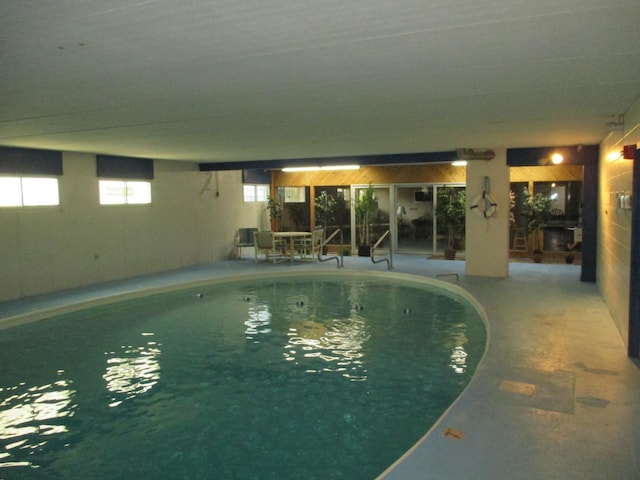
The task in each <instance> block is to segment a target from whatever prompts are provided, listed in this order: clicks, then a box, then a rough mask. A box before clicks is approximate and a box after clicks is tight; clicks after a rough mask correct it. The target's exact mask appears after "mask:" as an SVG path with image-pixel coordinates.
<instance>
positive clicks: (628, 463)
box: [0, 255, 640, 480]
mask: <svg viewBox="0 0 640 480" xmlns="http://www.w3.org/2000/svg"><path fill="white" fill-rule="evenodd" d="M509 268H510V276H509V278H506V279H491V278H480V277H466V276H465V275H464V262H462V261H444V260H427V259H426V258H424V257H420V256H412V255H396V256H394V270H393V271H394V273H409V274H414V275H421V276H426V277H431V278H438V277H439V278H440V279H442V280H443V281H447V282H450V283H456V284H458V285H459V286H460V287H462V288H465V289H466V290H468V291H469V292H470V293H471V294H473V295H474V296H475V297H476V298H477V299H478V300H479V302H480V303H481V304H482V305H483V306H484V308H485V310H486V312H487V314H488V317H489V321H490V341H489V342H490V343H489V349H488V351H487V355H486V356H485V359H484V361H483V363H482V364H481V365H480V367H479V368H478V370H477V372H476V375H475V377H474V379H473V380H472V382H471V383H470V385H469V387H468V388H467V390H466V392H465V393H464V394H463V395H462V396H461V397H460V398H459V399H458V401H457V402H456V403H455V404H454V405H453V406H452V407H451V409H450V410H449V411H448V412H447V414H445V415H444V416H443V417H442V418H441V420H440V422H439V423H437V424H436V425H435V426H434V427H433V429H432V431H431V432H430V434H429V435H427V436H426V437H425V438H424V439H423V440H422V442H421V443H419V444H418V445H417V446H416V447H415V448H414V449H413V450H412V451H411V452H409V453H408V454H407V455H406V456H405V458H403V460H402V461H401V462H399V463H398V464H396V465H395V466H394V468H392V469H390V470H389V471H387V472H386V474H385V476H384V477H383V478H385V479H386V480H399V479H402V480H410V479H446V478H457V479H536V480H538V479H545V480H547V479H580V480H583V479H585V478H588V479H612V478H615V479H616V480H626V479H629V480H632V479H634V480H635V479H638V478H640V473H639V472H640V369H639V368H638V366H637V364H636V363H634V362H633V361H632V360H630V359H629V358H627V356H626V347H625V345H624V342H623V341H622V339H621V337H620V335H619V333H618V331H617V329H616V327H615V325H614V323H613V320H612V319H611V316H610V314H609V312H608V310H607V308H606V306H605V304H604V302H603V300H602V297H601V296H600V293H599V291H598V289H597V287H596V286H595V284H590V283H582V282H580V280H579V277H580V268H579V266H575V265H562V264H529V263H511V264H510V267H509ZM308 269H314V270H315V269H322V270H326V271H327V272H330V271H332V270H336V262H335V261H334V262H327V263H322V264H318V263H293V264H291V263H282V264H278V265H272V264H255V263H254V262H253V260H252V259H248V258H244V259H242V260H229V261H222V262H216V263H213V264H210V265H206V266H198V267H193V268H186V269H181V270H176V271H172V272H166V273H161V274H154V275H147V276H144V277H138V278H134V279H127V280H122V281H117V282H109V283H106V284H101V285H96V286H91V287H84V288H79V289H73V290H68V291H63V292H56V293H52V294H47V295H39V296H37V297H29V298H24V299H20V300H16V301H10V302H4V303H0V327H1V326H2V321H3V319H4V320H5V321H6V320H7V319H8V318H9V317H13V316H16V315H21V314H28V313H32V312H37V311H41V310H46V309H48V308H54V307H61V306H65V305H68V304H72V303H77V302H86V301H90V300H92V299H96V298H101V297H105V296H111V295H117V294H120V293H126V292H130V291H132V290H144V289H146V288H154V287H163V286H170V285H174V284H181V283H188V282H194V281H200V280H205V279H209V278H219V277H225V276H229V275H238V274H252V273H259V272H264V273H269V272H274V271H300V272H304V271H305V270H308ZM345 269H347V270H376V271H386V265H385V264H384V263H383V264H377V265H373V264H372V263H371V261H370V259H369V258H363V257H345ZM457 279H458V280H459V281H457ZM426 428H428V426H425V429H426Z"/></svg>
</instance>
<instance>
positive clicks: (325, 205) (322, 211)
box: [315, 190, 336, 232]
mask: <svg viewBox="0 0 640 480" xmlns="http://www.w3.org/2000/svg"><path fill="white" fill-rule="evenodd" d="M315 207H316V225H321V226H322V228H324V230H325V232H326V231H327V228H329V224H330V223H331V222H333V221H334V220H335V214H334V209H335V208H336V199H335V198H333V195H331V194H329V193H327V191H326V190H322V191H321V192H320V195H318V196H317V197H316V203H315Z"/></svg>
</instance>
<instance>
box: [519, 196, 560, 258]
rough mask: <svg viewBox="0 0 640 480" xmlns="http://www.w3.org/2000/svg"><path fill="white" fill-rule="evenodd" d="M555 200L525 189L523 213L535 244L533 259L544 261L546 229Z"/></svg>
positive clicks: (532, 243) (532, 242)
mask: <svg viewBox="0 0 640 480" xmlns="http://www.w3.org/2000/svg"><path fill="white" fill-rule="evenodd" d="M552 203H553V200H552V199H551V198H550V197H549V196H547V195H545V194H543V193H536V194H535V195H531V194H530V193H529V191H528V190H525V201H524V203H523V205H522V214H523V215H525V216H526V218H527V232H528V233H529V235H530V237H531V240H532V241H531V245H532V246H533V261H534V262H536V263H540V262H541V261H542V255H543V252H542V247H543V243H544V229H545V227H546V226H547V222H548V221H549V217H550V216H551V204H552Z"/></svg>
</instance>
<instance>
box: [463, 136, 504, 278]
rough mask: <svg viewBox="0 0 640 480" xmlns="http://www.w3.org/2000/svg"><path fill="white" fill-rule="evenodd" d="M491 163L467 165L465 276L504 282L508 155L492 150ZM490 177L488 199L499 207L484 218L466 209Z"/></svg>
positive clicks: (470, 162) (478, 161) (480, 162)
mask: <svg viewBox="0 0 640 480" xmlns="http://www.w3.org/2000/svg"><path fill="white" fill-rule="evenodd" d="M494 151H495V154H496V155H495V158H494V159H493V160H489V161H486V160H471V161H469V163H468V165H467V215H466V223H465V229H466V233H465V245H466V246H465V252H466V264H465V273H466V275H474V276H481V277H498V278H506V277H507V276H508V275H509V167H508V166H507V151H506V149H504V148H501V149H494ZM485 177H489V181H490V192H491V196H492V197H493V199H494V200H495V202H496V203H497V204H498V206H497V208H496V213H495V216H493V217H491V218H484V217H482V216H479V215H476V214H474V213H471V210H470V209H469V207H470V205H471V203H472V202H473V200H474V197H476V196H477V195H481V194H482V192H483V190H484V185H485Z"/></svg>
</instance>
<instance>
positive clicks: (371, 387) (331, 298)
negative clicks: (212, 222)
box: [0, 273, 487, 480]
mask: <svg viewBox="0 0 640 480" xmlns="http://www.w3.org/2000/svg"><path fill="white" fill-rule="evenodd" d="M436 283H439V282H435V281H426V280H424V281H420V282H419V281H414V280H413V279H412V280H405V279H403V278H402V276H391V275H386V276H382V275H372V274H367V275H366V276H365V275H363V274H354V273H350V274H341V275H332V276H328V275H326V274H324V275H311V274H310V275H305V276H291V275H278V274H274V276H273V277H271V278H264V276H261V277H257V276H256V277H247V278H242V279H231V280H226V281H215V282H211V283H206V284H205V283H202V284H199V285H197V286H190V287H189V288H181V289H178V290H173V291H167V292H162V293H153V294H150V295H146V296H140V297H139V298H132V299H127V300H122V301H118V302H115V303H109V304H105V305H100V306H94V307H91V308H86V309H82V310H78V311H75V312H70V313H66V314H64V315H59V316H55V317H52V318H48V319H46V320H41V321H38V322H32V323H25V324H23V325H19V326H17V327H14V328H9V329H6V330H3V331H0V357H1V361H0V478H10V479H41V478H55V479H79V478H100V479H113V480H124V479H132V478H135V479H136V480H146V479H154V480H157V479H172V480H173V479H179V478H180V479H181V478H184V479H187V478H188V479H210V478H216V479H279V480H285V479H299V478H305V479H322V480H327V479H349V480H373V479H375V478H376V477H377V476H378V475H380V474H381V473H382V472H383V471H384V470H385V469H386V468H388V467H389V465H391V464H392V463H393V462H394V461H396V460H397V459H398V458H399V457H401V456H402V455H403V454H404V453H405V452H406V451H407V450H408V449H409V448H411V447H412V445H414V444H415V443H416V442H417V441H418V440H419V439H420V438H421V437H423V435H425V433H426V432H427V431H428V430H429V429H430V428H431V426H432V425H433V424H434V423H435V422H436V421H437V420H438V418H439V417H440V416H441V415H442V414H443V413H444V412H445V411H446V410H447V408H448V407H449V406H450V405H451V404H452V402H454V401H455V399H456V398H457V397H458V396H459V395H460V394H461V392H462V391H463V390H464V389H465V387H466V385H467V384H468V382H469V381H470V379H471V377H472V376H473V373H474V371H475V369H476V367H477V365H478V363H479V362H480V360H481V359H482V357H483V355H484V352H485V347H486V343H487V331H486V327H485V322H484V320H483V316H482V314H481V313H480V312H479V311H478V310H477V308H476V306H475V304H474V303H473V302H472V301H470V300H469V299H468V298H467V297H465V296H464V295H462V294H460V293H458V292H456V291H455V288H442V286H440V285H436Z"/></svg>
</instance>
